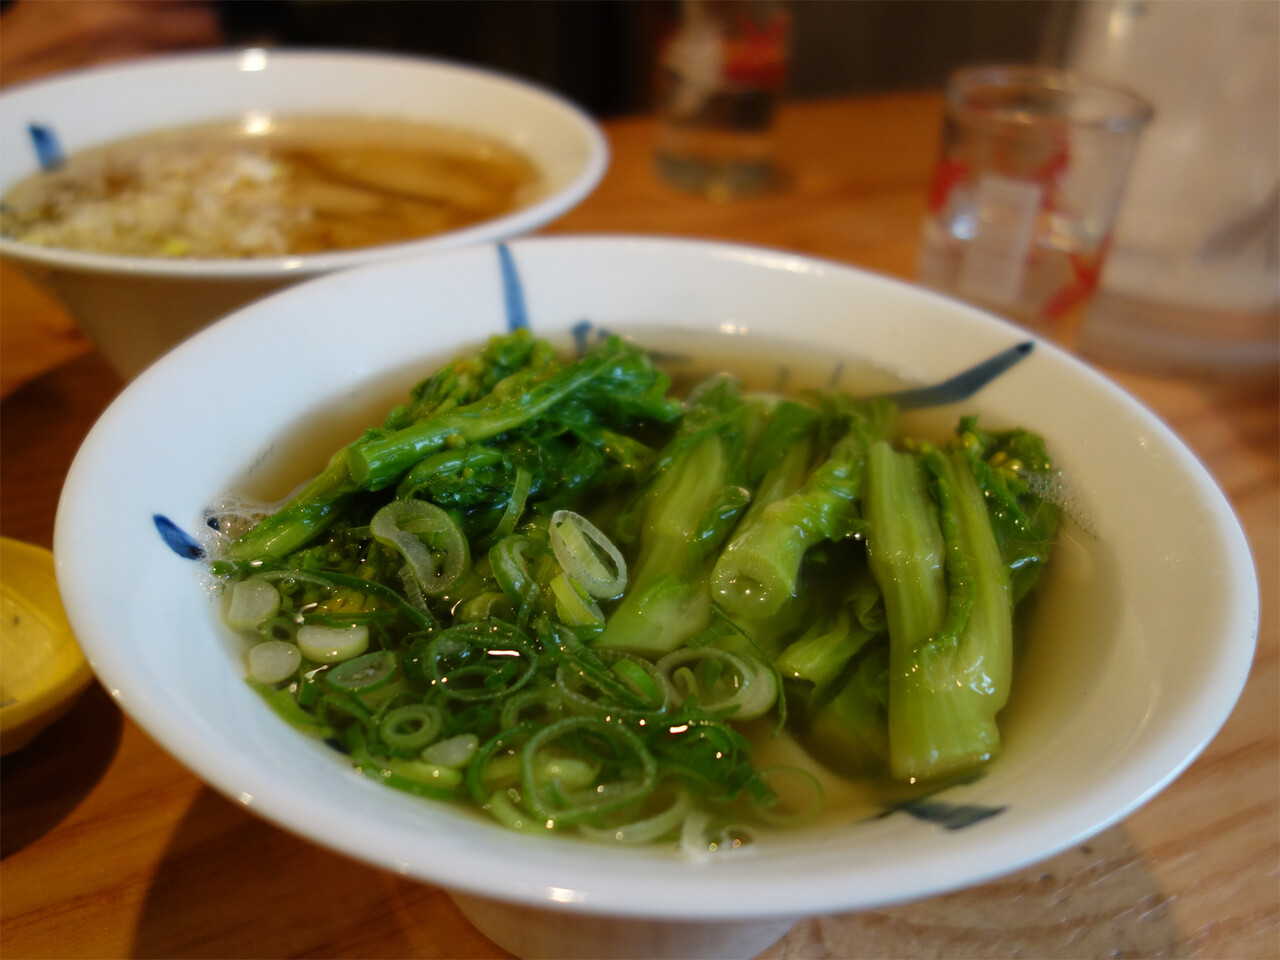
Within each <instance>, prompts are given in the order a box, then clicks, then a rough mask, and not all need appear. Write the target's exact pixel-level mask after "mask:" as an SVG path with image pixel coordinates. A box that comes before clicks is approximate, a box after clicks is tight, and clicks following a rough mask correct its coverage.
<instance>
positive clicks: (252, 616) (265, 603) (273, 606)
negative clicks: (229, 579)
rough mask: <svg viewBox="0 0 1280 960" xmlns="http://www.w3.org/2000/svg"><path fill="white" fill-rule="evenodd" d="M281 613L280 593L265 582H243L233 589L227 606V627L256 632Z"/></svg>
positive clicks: (253, 580) (250, 580) (251, 580)
mask: <svg viewBox="0 0 1280 960" xmlns="http://www.w3.org/2000/svg"><path fill="white" fill-rule="evenodd" d="M279 612H280V591H279V590H277V589H276V588H275V587H273V586H272V585H271V584H269V583H267V582H266V581H265V580H259V579H257V578H251V579H249V580H241V581H240V582H239V583H237V584H235V585H234V586H232V588H231V603H230V604H228V606H227V615H226V621H227V626H229V627H231V629H232V630H255V629H257V627H258V625H259V624H261V623H262V622H264V621H266V620H270V619H271V618H272V617H274V616H275V615H276V614H277V613H279Z"/></svg>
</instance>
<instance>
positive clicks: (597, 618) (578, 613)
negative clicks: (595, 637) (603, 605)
mask: <svg viewBox="0 0 1280 960" xmlns="http://www.w3.org/2000/svg"><path fill="white" fill-rule="evenodd" d="M551 592H552V593H553V594H555V597H556V614H557V615H558V616H559V617H560V622H561V623H565V624H568V625H569V626H571V627H586V626H590V625H592V624H597V623H604V614H603V613H602V612H601V611H600V607H599V606H597V605H596V603H595V601H594V600H592V599H591V597H590V596H589V595H587V593H586V590H585V589H584V588H582V587H579V586H578V584H577V581H575V580H571V579H569V578H568V577H566V576H565V574H564V573H563V572H561V573H557V574H556V575H555V576H554V577H552V578H551Z"/></svg>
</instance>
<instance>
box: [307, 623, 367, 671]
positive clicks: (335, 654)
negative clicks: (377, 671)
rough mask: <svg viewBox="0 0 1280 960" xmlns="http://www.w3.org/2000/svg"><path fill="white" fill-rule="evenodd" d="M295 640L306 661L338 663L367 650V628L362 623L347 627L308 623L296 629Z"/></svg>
mask: <svg viewBox="0 0 1280 960" xmlns="http://www.w3.org/2000/svg"><path fill="white" fill-rule="evenodd" d="M295 640H296V641H297V644H298V649H299V650H301V651H302V655H303V656H304V657H306V658H307V659H308V660H313V661H315V662H316V663H339V662H341V661H343V660H350V659H351V658H352V657H358V656H359V655H360V654H362V653H364V652H365V650H367V649H369V628H368V627H366V626H365V625H364V624H362V623H357V624H353V625H352V626H349V627H325V626H321V625H320V624H313V623H308V624H304V625H303V626H301V627H299V628H298V633H297V636H296V637H295Z"/></svg>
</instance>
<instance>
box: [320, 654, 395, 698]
mask: <svg viewBox="0 0 1280 960" xmlns="http://www.w3.org/2000/svg"><path fill="white" fill-rule="evenodd" d="M399 665H400V658H399V657H397V656H396V655H395V653H394V652H392V651H390V650H376V651H374V652H373V653H366V654H364V655H363V656H359V657H353V658H352V659H350V660H347V661H346V662H345V663H340V664H338V666H336V667H334V668H332V669H331V670H329V671H328V672H327V673H326V674H325V678H324V682H325V683H327V684H328V685H329V686H331V687H333V688H334V689H335V690H350V691H359V692H361V693H363V692H365V691H367V690H376V689H377V688H378V687H381V686H383V685H385V684H387V683H390V682H391V678H392V677H394V676H395V675H396V671H397V669H398V668H399Z"/></svg>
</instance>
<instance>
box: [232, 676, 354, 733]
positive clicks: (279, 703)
mask: <svg viewBox="0 0 1280 960" xmlns="http://www.w3.org/2000/svg"><path fill="white" fill-rule="evenodd" d="M248 683H249V686H250V687H251V688H252V689H253V690H254V691H255V692H256V693H257V694H258V696H260V697H262V699H263V700H265V701H266V702H267V705H268V706H269V707H270V708H271V709H272V710H273V711H274V712H275V714H276V716H278V717H280V718H281V719H282V720H284V721H285V722H286V723H288V724H289V726H291V727H293V728H294V729H295V730H298V731H301V732H302V733H305V734H307V735H308V736H311V737H318V738H319V739H321V740H325V739H328V738H329V737H332V736H333V732H334V731H333V728H332V727H331V726H329V725H328V724H327V723H325V722H324V721H323V720H321V719H319V718H317V717H313V716H312V715H311V714H309V713H308V712H307V711H306V710H304V709H302V707H300V706H298V701H297V700H295V699H294V698H293V694H292V693H290V692H289V688H288V687H279V688H277V687H274V686H272V685H271V684H267V683H260V682H259V681H257V680H254V679H252V678H250V679H249V680H248Z"/></svg>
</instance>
